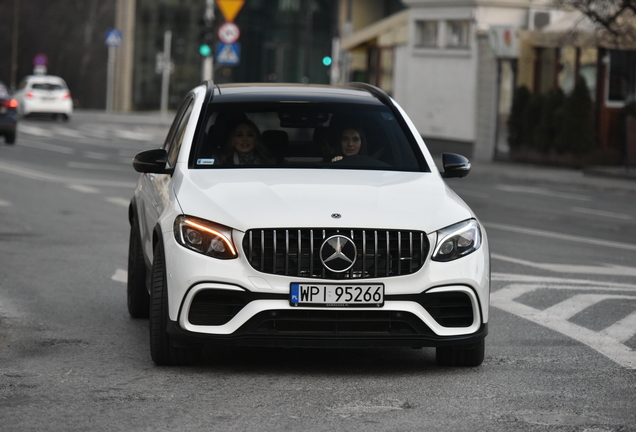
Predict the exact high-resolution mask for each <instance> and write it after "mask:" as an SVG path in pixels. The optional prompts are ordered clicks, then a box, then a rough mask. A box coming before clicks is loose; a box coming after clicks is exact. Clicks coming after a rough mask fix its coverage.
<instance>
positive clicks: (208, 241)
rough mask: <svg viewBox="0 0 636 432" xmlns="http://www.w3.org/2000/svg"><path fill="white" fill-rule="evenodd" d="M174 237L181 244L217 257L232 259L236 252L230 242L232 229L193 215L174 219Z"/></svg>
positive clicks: (236, 254)
mask: <svg viewBox="0 0 636 432" xmlns="http://www.w3.org/2000/svg"><path fill="white" fill-rule="evenodd" d="M174 237H175V239H176V240H177V243H179V244H180V245H181V246H183V247H185V248H187V249H190V250H193V251H195V252H198V253H200V254H203V255H207V256H210V257H213V258H219V259H232V258H236V257H237V256H238V252H237V250H236V247H235V246H234V243H233V242H232V229H231V228H229V227H226V226H224V225H220V224H217V223H214V222H210V221H207V220H205V219H200V218H196V217H193V216H186V215H180V216H177V218H176V219H175V220H174Z"/></svg>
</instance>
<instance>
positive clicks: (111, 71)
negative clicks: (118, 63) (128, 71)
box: [104, 29, 121, 112]
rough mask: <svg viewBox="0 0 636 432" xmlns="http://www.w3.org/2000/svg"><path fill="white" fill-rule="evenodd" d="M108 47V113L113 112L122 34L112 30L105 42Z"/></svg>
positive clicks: (108, 32) (109, 31)
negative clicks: (116, 55) (118, 54)
mask: <svg viewBox="0 0 636 432" xmlns="http://www.w3.org/2000/svg"><path fill="white" fill-rule="evenodd" d="M104 42H105V43H106V45H107V46H108V72H107V77H106V111H107V112H111V111H112V110H113V82H114V81H115V48H117V47H118V46H120V45H121V32H120V31H119V30H117V29H110V30H108V31H107V32H106V39H105V41H104Z"/></svg>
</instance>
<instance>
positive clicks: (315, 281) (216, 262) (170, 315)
mask: <svg viewBox="0 0 636 432" xmlns="http://www.w3.org/2000/svg"><path fill="white" fill-rule="evenodd" d="M443 165H444V172H443V173H442V174H441V175H440V172H439V171H438V170H437V168H436V166H435V164H434V161H433V158H432V157H431V155H430V153H429V151H428V150H427V148H426V146H425V144H424V142H423V141H422V138H421V137H420V135H419V134H418V132H417V130H416V128H415V127H414V125H413V123H412V122H411V121H410V120H409V119H408V117H407V116H406V114H405V113H404V112H403V110H402V109H401V108H400V107H399V106H398V105H397V103H396V102H395V101H393V100H392V99H391V98H390V97H389V96H388V95H387V94H386V93H384V92H382V91H381V90H379V89H377V88H376V87H373V86H370V85H365V84H361V83H356V84H350V85H348V86H344V87H330V86H301V85H277V84H272V85H266V84H252V85H247V84H237V85H221V86H218V85H214V84H213V83H212V82H207V83H205V84H204V85H201V86H199V87H196V88H195V89H193V90H192V91H191V92H190V93H189V94H188V95H187V96H186V98H185V100H184V102H183V104H182V105H181V107H180V108H179V110H178V112H177V115H176V118H175V120H174V123H173V124H172V127H171V129H170V132H169V133H168V136H167V139H166V142H165V144H164V146H163V148H161V149H156V150H148V151H145V152H142V153H140V154H138V155H137V156H136V157H135V158H134V160H133V166H134V168H135V169H136V170H137V171H139V172H141V173H143V174H142V175H141V177H140V179H139V183H138V185H137V188H136V191H135V193H134V197H133V198H132V201H131V205H130V208H129V219H130V223H131V230H130V248H129V267H128V309H129V312H130V314H131V315H132V316H133V317H137V318H141V317H148V316H149V317H150V351H151V355H152V359H153V360H154V362H155V363H156V364H158V365H175V364H184V363H190V362H192V361H194V360H195V359H196V357H197V355H198V353H199V352H200V351H201V348H202V347H203V346H211V347H213V346H215V345H231V346H237V345H252V346H254V345H256V346H287V347H323V346H329V347H381V346H389V347H390V346H406V347H414V348H421V347H436V349H437V362H438V363H439V364H442V365H455V366H477V365H479V364H481V362H482V361H483V358H484V338H485V337H486V334H487V332H488V309H489V294H490V262H489V252H488V242H487V239H486V233H485V231H484V229H483V226H482V225H481V224H480V223H479V221H478V220H477V218H476V216H475V215H474V214H473V212H472V211H471V210H470V209H469V208H468V206H467V205H466V204H464V202H463V201H462V200H461V199H460V198H459V197H458V196H457V195H456V194H455V193H453V191H452V190H451V189H450V188H449V187H448V186H447V185H446V183H445V181H444V180H443V177H463V176H465V175H466V174H467V173H468V171H469V170H470V164H469V162H468V160H467V159H466V158H464V157H462V156H459V155H453V154H445V155H443Z"/></svg>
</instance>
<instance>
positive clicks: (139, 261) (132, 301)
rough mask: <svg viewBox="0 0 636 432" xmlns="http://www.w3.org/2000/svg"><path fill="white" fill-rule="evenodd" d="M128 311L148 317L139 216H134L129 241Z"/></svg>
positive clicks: (135, 315) (144, 265) (148, 309)
mask: <svg viewBox="0 0 636 432" xmlns="http://www.w3.org/2000/svg"><path fill="white" fill-rule="evenodd" d="M127 294H128V313H129V314H130V316H131V317H133V318H148V315H149V313H150V294H149V293H148V288H147V287H146V263H145V260H144V251H143V248H142V244H141V235H140V233H139V223H138V221H137V217H133V220H132V223H131V226H130V239H129V242H128V288H127Z"/></svg>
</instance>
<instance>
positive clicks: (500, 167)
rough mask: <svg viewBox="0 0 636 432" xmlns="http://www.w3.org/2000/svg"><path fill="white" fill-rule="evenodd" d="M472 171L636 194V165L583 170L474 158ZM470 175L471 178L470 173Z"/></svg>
mask: <svg viewBox="0 0 636 432" xmlns="http://www.w3.org/2000/svg"><path fill="white" fill-rule="evenodd" d="M471 164H472V169H471V174H475V175H479V176H485V177H496V178H497V179H498V180H499V181H506V180H509V181H511V182H515V183H520V182H522V183H523V182H527V183H530V184H532V185H537V184H538V185H543V186H548V187H549V186H550V185H569V186H578V187H582V188H595V189H602V190H607V191H623V192H627V193H633V194H636V169H635V170H633V171H627V170H626V169H625V167H591V168H587V169H584V170H576V169H572V168H563V167H552V166H541V165H533V164H523V163H514V162H495V161H488V162H484V161H475V162H472V161H471ZM471 174H469V177H468V178H470V175H471Z"/></svg>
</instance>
